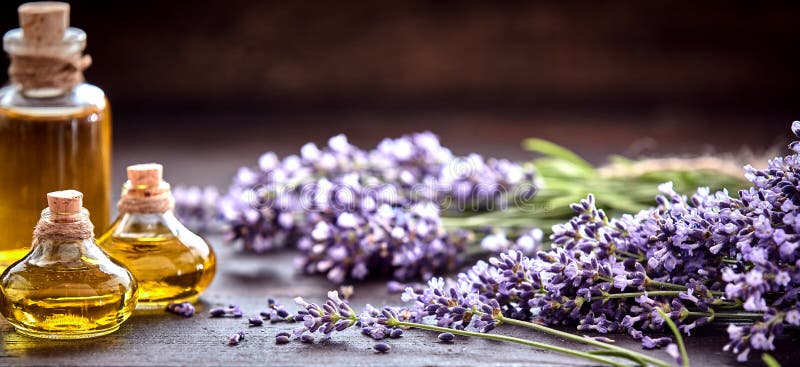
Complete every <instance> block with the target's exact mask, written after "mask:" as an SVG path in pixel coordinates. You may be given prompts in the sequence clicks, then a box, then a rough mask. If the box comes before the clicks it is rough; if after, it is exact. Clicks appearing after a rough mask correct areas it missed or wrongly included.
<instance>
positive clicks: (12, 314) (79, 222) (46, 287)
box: [0, 190, 138, 339]
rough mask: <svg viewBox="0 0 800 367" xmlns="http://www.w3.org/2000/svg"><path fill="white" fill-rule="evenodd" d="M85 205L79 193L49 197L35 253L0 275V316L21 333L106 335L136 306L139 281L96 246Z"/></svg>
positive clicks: (35, 239)
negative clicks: (137, 283) (0, 314)
mask: <svg viewBox="0 0 800 367" xmlns="http://www.w3.org/2000/svg"><path fill="white" fill-rule="evenodd" d="M82 201H83V194H82V193H80V192H79V191H75V190H66V191H57V192H51V193H49V194H47V202H48V208H47V209H45V210H43V211H42V214H41V218H40V219H39V222H38V224H37V225H36V229H35V230H34V232H33V246H32V248H31V249H30V252H29V253H28V254H27V255H25V257H23V258H22V259H21V260H19V261H17V262H16V263H14V264H13V265H11V266H9V267H8V268H7V269H6V270H5V271H4V272H3V274H2V276H0V313H2V315H3V316H4V317H5V318H6V320H8V322H9V323H10V324H11V325H13V326H14V327H15V328H16V329H17V331H18V332H19V333H21V334H25V335H29V336H34V337H39V338H52V339H78V338H90V337H95V336H100V335H105V334H108V333H111V332H113V331H115V330H117V329H119V327H120V325H121V324H122V322H124V321H125V320H126V319H127V318H128V317H129V316H130V315H131V314H132V313H133V310H134V309H135V308H136V299H137V296H138V290H137V286H136V281H135V280H134V278H133V276H132V275H131V273H130V272H129V271H128V270H127V269H126V268H125V267H123V266H121V265H119V264H117V263H116V262H114V261H113V260H111V259H110V258H109V257H108V256H107V255H106V254H105V253H104V252H103V251H102V250H101V249H100V248H99V247H98V246H97V244H96V243H95V241H94V234H93V233H92V229H93V226H92V222H91V221H90V220H89V212H88V211H87V210H86V209H84V208H83V203H82Z"/></svg>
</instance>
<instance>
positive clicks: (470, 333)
mask: <svg viewBox="0 0 800 367" xmlns="http://www.w3.org/2000/svg"><path fill="white" fill-rule="evenodd" d="M386 325H388V326H393V327H408V328H416V329H424V330H430V331H438V332H440V333H451V334H455V335H462V336H470V337H474V338H482V339H490V340H498V341H504V342H511V343H517V344H522V345H527V346H530V347H534V348H540V349H544V350H549V351H553V352H557V353H562V354H566V355H571V356H574V357H580V358H584V359H588V360H591V361H595V362H599V363H602V364H605V365H609V366H615V367H630V366H629V365H627V364H625V363H620V362H617V361H613V360H611V359H608V358H604V357H601V356H596V355H593V354H589V353H584V352H579V351H575V350H571V349H567V348H562V347H558V346H555V345H550V344H545V343H539V342H535V341H531V340H525V339H521V338H515V337H513V336H505V335H499V334H485V333H479V332H474V331H466V330H455V329H448V328H444V327H439V326H435V325H428V324H418V323H415V322H405V321H400V320H389V321H387V323H386Z"/></svg>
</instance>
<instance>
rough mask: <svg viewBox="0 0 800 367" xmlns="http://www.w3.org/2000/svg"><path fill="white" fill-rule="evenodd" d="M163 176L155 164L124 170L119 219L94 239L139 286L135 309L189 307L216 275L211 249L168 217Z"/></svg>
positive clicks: (170, 214)
mask: <svg viewBox="0 0 800 367" xmlns="http://www.w3.org/2000/svg"><path fill="white" fill-rule="evenodd" d="M162 171H163V168H162V166H161V165H159V164H140V165H134V166H130V167H128V178H129V181H128V182H127V183H126V184H125V187H124V188H123V192H122V198H121V199H120V203H119V209H120V216H119V218H117V220H116V221H114V223H113V224H112V225H111V228H110V229H109V230H108V231H107V232H106V233H105V234H104V235H103V236H101V237H100V239H99V240H98V242H99V244H100V247H101V248H102V249H103V250H104V251H105V252H106V253H108V254H109V255H110V256H111V257H113V258H114V259H116V260H117V261H119V262H121V263H123V264H124V265H125V266H126V267H127V268H128V269H129V270H130V271H131V273H133V276H134V277H135V278H136V280H137V282H138V284H139V306H138V307H139V308H163V307H164V306H165V305H167V304H169V303H178V302H194V301H196V300H197V298H198V297H199V296H200V294H201V293H202V292H203V291H204V290H205V289H206V288H208V286H209V285H210V284H211V281H212V280H213V278H214V274H215V273H216V257H215V255H214V251H213V249H212V248H211V246H209V245H208V243H207V242H206V241H205V240H203V239H202V238H201V237H200V236H197V235H196V234H194V233H192V232H191V231H189V229H187V228H186V227H185V226H184V225H183V224H181V223H180V221H178V219H177V218H176V217H175V215H174V214H173V211H172V208H173V206H174V201H173V199H172V194H171V191H170V187H169V184H168V183H166V182H164V181H163V180H162V178H161V176H162Z"/></svg>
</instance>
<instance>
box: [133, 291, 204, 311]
mask: <svg viewBox="0 0 800 367" xmlns="http://www.w3.org/2000/svg"><path fill="white" fill-rule="evenodd" d="M199 298H200V296H199V295H194V296H191V297H185V298H176V299H169V300H164V301H154V302H148V301H147V300H141V299H140V300H139V303H137V304H136V309H137V310H155V309H164V308H166V307H167V305H168V304H170V303H183V302H189V303H192V304H194V303H195V302H197V300H198V299H199Z"/></svg>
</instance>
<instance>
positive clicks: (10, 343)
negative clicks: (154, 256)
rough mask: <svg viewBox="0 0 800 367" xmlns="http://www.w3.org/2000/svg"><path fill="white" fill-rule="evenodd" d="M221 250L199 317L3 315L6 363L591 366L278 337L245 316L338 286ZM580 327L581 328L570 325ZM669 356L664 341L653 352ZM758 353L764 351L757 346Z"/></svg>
mask: <svg viewBox="0 0 800 367" xmlns="http://www.w3.org/2000/svg"><path fill="white" fill-rule="evenodd" d="M213 243H214V244H215V245H216V246H215V248H216V249H217V250H218V252H219V255H220V257H219V258H220V268H219V273H218V275H217V278H216V279H215V281H214V283H213V284H212V286H211V288H210V290H209V291H208V292H207V293H206V294H205V295H204V296H203V297H202V298H201V303H200V304H199V305H198V307H197V314H196V315H195V316H194V317H193V318H188V319H187V318H183V317H181V316H177V315H173V314H169V313H166V312H162V311H148V312H137V313H136V314H135V315H134V316H133V317H131V319H130V320H128V321H127V322H126V323H125V324H124V325H123V326H122V328H121V329H120V330H119V331H118V332H116V333H114V334H112V335H108V336H104V337H100V338H96V339H90V340H74V341H52V340H37V339H31V338H28V337H24V336H22V335H19V334H17V333H15V332H14V331H13V330H12V328H11V326H10V325H9V324H8V323H6V322H5V321H4V320H3V321H0V339H2V341H3V344H2V345H3V350H2V352H0V365H2V366H264V365H304V366H323V365H325V366H368V365H382V366H394V365H403V366H505V365H519V366H588V365H590V364H587V363H586V362H584V361H582V360H579V359H575V358H571V357H564V356H561V355H558V354H554V353H550V352H546V351H541V350H537V349H532V348H527V347H522V346H518V345H512V344H507V343H502V342H495V341H487V340H477V339H468V338H461V337H457V338H456V340H455V342H454V343H452V344H441V343H439V342H438V341H437V339H436V333H431V332H426V331H419V330H409V331H408V332H407V333H406V334H405V336H403V337H402V338H400V339H390V340H388V343H389V344H390V345H391V346H392V350H391V351H390V352H389V353H387V354H377V353H375V352H374V351H373V350H372V346H373V344H374V341H373V340H372V339H369V338H367V337H365V336H362V335H360V334H359V333H358V331H357V330H355V329H351V330H347V331H345V332H342V333H335V334H334V335H333V336H332V338H330V339H328V340H317V341H316V342H315V343H314V344H303V343H300V342H299V341H296V340H295V341H292V342H291V343H289V344H287V345H276V344H275V334H276V333H278V332H280V331H288V330H290V329H291V328H292V327H293V326H296V324H295V325H292V324H287V323H276V324H269V323H266V324H265V325H264V326H262V327H249V326H248V325H247V319H246V318H247V317H248V316H252V315H255V314H257V313H258V311H259V310H261V309H264V308H265V307H266V299H267V296H272V297H276V298H277V299H278V300H279V301H280V302H282V303H283V304H284V305H286V306H287V309H288V310H290V311H293V310H295V309H296V308H295V305H294V304H293V302H292V301H291V299H292V298H293V297H294V296H298V295H300V296H303V297H305V298H306V299H307V300H309V301H315V302H318V301H322V299H323V297H324V296H325V294H326V292H327V291H328V290H329V289H330V284H328V283H327V282H326V281H325V280H324V279H321V278H317V277H306V276H300V275H297V274H295V272H294V270H293V269H292V267H291V260H292V257H293V254H292V253H291V252H282V253H278V254H272V255H265V256H240V255H237V254H235V253H234V252H233V251H232V249H231V248H230V247H227V246H222V245H221V244H220V241H219V240H214V241H213ZM351 301H352V304H353V305H354V307H355V308H356V309H360V308H361V307H362V306H363V305H364V304H365V303H370V304H372V305H375V306H382V305H386V304H397V302H399V296H397V295H389V294H387V292H386V290H385V286H384V283H383V282H371V283H368V284H357V285H356V286H355V294H354V296H353V298H352V300H351ZM230 303H236V304H239V305H240V306H241V307H242V308H243V309H244V310H245V317H244V318H241V319H230V318H209V317H208V315H207V311H208V309H209V308H211V307H218V306H226V305H227V304H230ZM238 330H244V331H245V333H246V338H245V340H244V341H243V342H242V343H241V344H240V345H238V346H229V345H227V338H228V335H230V334H232V333H234V332H236V331H238ZM566 330H572V331H574V329H570V328H568V329H566ZM496 332H497V333H502V334H506V335H512V336H517V337H523V338H529V339H531V340H536V341H541V342H548V343H554V344H558V345H562V346H567V347H570V348H574V349H577V350H588V348H586V347H585V346H583V345H580V344H577V343H573V342H569V341H564V340H560V339H559V338H556V337H551V336H548V335H543V334H540V333H536V332H532V331H530V330H526V329H522V328H517V327H512V326H507V325H506V326H501V327H500V328H498V329H497V331H496ZM613 338H614V339H616V341H617V344H618V345H620V346H625V347H631V348H634V349H639V348H640V346H639V343H638V342H636V341H633V340H631V339H630V338H628V337H626V336H624V335H615V336H613ZM726 339H727V337H726V336H725V332H724V329H723V328H713V329H706V330H705V331H702V332H700V333H698V334H696V335H693V336H692V337H690V338H688V339H687V342H688V348H689V353H690V359H691V360H692V365H694V366H704V367H711V366H747V364H745V365H742V364H739V363H737V362H736V361H735V357H734V356H733V355H731V354H729V353H723V352H722V350H721V348H722V346H723V345H724V344H725V342H726ZM797 342H798V340H797V338H796V337H795V338H792V337H785V338H781V339H780V340H778V342H777V344H778V348H779V349H778V350H779V351H780V353H778V354H776V357H777V358H778V359H779V360H780V361H782V362H784V363H785V364H784V366H790V365H791V364H790V363H788V362H790V361H797V360H798V359H799V358H800V351H798V350H797V348H793V347H792V345H796V344H795V343H797ZM645 353H648V354H651V355H653V356H655V357H657V358H663V359H665V360H668V359H669V357H668V356H667V355H666V353H665V352H664V351H650V352H645ZM753 357H754V358H752V359H753V360H754V362H753V363H750V364H749V365H759V363H756V361H757V359H758V356H757V355H754V356H753Z"/></svg>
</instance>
